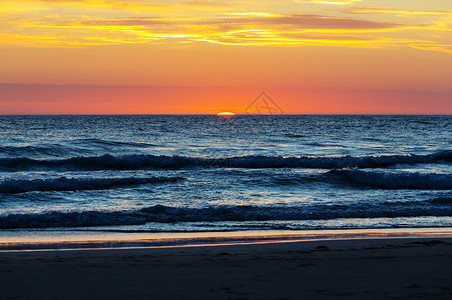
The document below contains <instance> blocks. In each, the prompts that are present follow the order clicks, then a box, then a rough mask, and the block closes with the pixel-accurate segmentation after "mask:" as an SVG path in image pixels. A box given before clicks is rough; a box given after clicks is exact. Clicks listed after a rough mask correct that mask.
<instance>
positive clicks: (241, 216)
mask: <svg viewBox="0 0 452 300" xmlns="http://www.w3.org/2000/svg"><path fill="white" fill-rule="evenodd" d="M419 216H452V206H451V205H449V204H443V203H437V202H435V201H432V200H427V201H419V202H383V203H380V204H366V203H360V204H354V205H322V204H315V205H308V206H305V207H284V208H281V207H275V206H267V207H260V206H216V207H205V208H188V207H170V206H164V205H155V206H150V207H146V208H143V209H140V210H136V211H110V212H108V211H85V212H57V211H54V212H44V213H39V214H11V215H7V216H1V217H0V228H1V229H12V228H51V227H91V226H107V225H140V224H145V223H147V222H158V223H174V222H221V221H274V220H285V221H287V220H329V219H339V218H395V217H419Z"/></svg>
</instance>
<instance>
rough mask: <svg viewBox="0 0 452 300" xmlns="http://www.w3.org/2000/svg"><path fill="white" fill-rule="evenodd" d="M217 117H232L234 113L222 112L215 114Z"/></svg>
mask: <svg viewBox="0 0 452 300" xmlns="http://www.w3.org/2000/svg"><path fill="white" fill-rule="evenodd" d="M217 115H218V116H234V115H235V113H233V112H229V111H223V112H219V113H217Z"/></svg>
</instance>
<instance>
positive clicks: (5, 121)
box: [0, 115, 452, 232]
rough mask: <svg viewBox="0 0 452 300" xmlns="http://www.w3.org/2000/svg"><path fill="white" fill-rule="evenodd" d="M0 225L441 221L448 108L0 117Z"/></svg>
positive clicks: (448, 184) (451, 221) (205, 228)
mask: <svg viewBox="0 0 452 300" xmlns="http://www.w3.org/2000/svg"><path fill="white" fill-rule="evenodd" d="M0 128H1V130H0V230H2V231H3V232H8V231H11V230H13V231H15V232H17V231H20V230H28V231H29V230H34V229H36V230H40V231H42V230H56V229H58V230H60V231H65V230H67V231H71V230H78V231H80V230H82V231H93V230H94V231H99V230H100V231H105V232H109V231H111V232H118V231H125V232H127V231H133V232H198V231H199V232H212V231H231V230H286V229H347V228H355V229H365V228H400V227H406V228H414V227H450V226H452V116H390V115H384V116H338V115H318V116H312V115H277V116H268V115H260V116H253V115H236V116H233V117H219V116H216V115H193V116H175V115H151V116H0Z"/></svg>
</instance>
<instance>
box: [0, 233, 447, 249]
mask: <svg viewBox="0 0 452 300" xmlns="http://www.w3.org/2000/svg"><path fill="white" fill-rule="evenodd" d="M403 238H407V239H408V238H411V239H415V238H431V239H436V238H452V227H438V228H379V229H336V230H292V231H291V230H281V231H279V230H273V231H231V232H189V233H181V232H178V233H168V232H166V233H147V232H134V233H130V232H100V233H99V232H94V233H93V232H89V231H85V232H83V231H82V232H77V231H28V232H24V231H11V232H5V231H4V232H2V235H0V253H1V252H9V251H19V252H20V251H47V250H49V251H52V250H66V251H69V250H82V249H83V250H90V249H93V250H94V249H113V250H114V249H139V248H173V247H202V246H222V245H224V246H227V245H242V244H243V245H252V244H271V243H289V242H309V241H334V240H356V239H361V240H365V239H366V240H367V239H403Z"/></svg>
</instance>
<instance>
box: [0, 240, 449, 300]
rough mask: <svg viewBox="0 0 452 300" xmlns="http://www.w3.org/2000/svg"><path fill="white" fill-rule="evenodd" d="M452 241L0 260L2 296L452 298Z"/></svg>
mask: <svg viewBox="0 0 452 300" xmlns="http://www.w3.org/2000/svg"><path fill="white" fill-rule="evenodd" d="M451 274H452V239H450V238H438V237H434V238H398V239H367V240H363V239H351V240H322V241H304V242H284V243H271V244H246V245H222V246H201V247H180V248H147V249H108V250H74V251H30V252H27V251H22V252H1V253H0V289H1V294H0V295H1V296H0V298H1V299H60V300H61V299H426V298H431V299H452V275H451Z"/></svg>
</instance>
